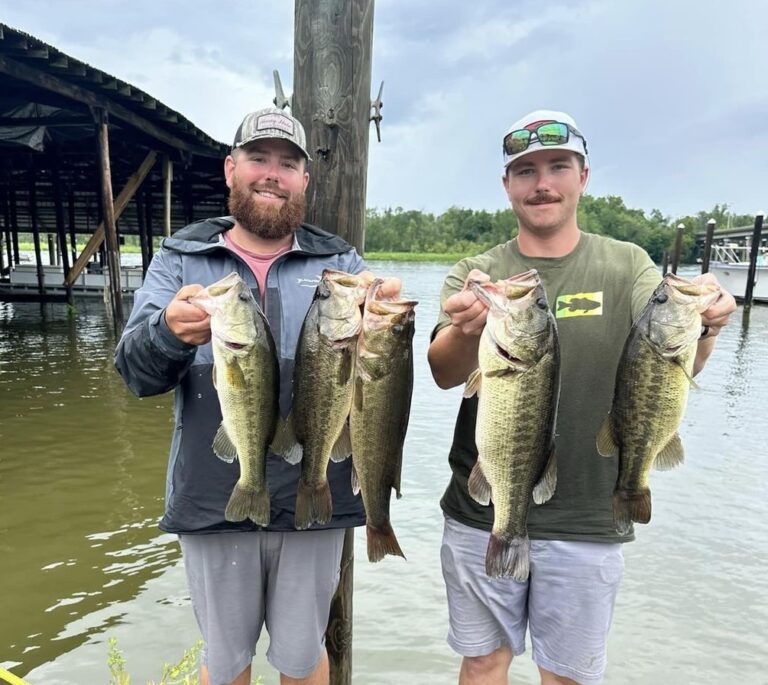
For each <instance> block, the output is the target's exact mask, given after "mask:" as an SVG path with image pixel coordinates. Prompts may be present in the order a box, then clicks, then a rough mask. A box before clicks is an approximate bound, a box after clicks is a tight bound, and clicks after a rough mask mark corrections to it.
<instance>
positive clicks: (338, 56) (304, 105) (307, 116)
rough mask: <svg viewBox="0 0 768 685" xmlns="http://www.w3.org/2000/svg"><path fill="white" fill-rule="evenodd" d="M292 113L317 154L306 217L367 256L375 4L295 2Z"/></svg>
mask: <svg viewBox="0 0 768 685" xmlns="http://www.w3.org/2000/svg"><path fill="white" fill-rule="evenodd" d="M294 26H295V32H294V42H293V44H294V49H293V55H294V65H293V107H292V111H293V115H294V116H295V117H296V118H297V119H298V120H299V121H300V122H301V123H302V124H303V125H304V128H305V130H306V132H307V147H308V150H309V154H310V155H312V159H313V163H312V165H311V169H310V182H309V188H308V189H307V210H308V211H307V220H308V221H309V222H310V223H313V224H317V225H318V226H320V227H321V228H324V229H325V230H327V231H332V232H334V233H338V234H339V235H340V236H341V237H342V238H344V239H345V240H346V241H347V242H349V243H351V244H352V245H354V246H355V247H356V248H357V249H358V251H359V252H361V253H362V251H363V242H364V234H363V232H364V229H365V192H366V182H367V170H368V128H369V124H370V111H371V51H372V46H373V0H296V16H295V25H294Z"/></svg>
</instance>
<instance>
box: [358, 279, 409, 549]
mask: <svg viewBox="0 0 768 685" xmlns="http://www.w3.org/2000/svg"><path fill="white" fill-rule="evenodd" d="M382 282H383V281H382V280H381V279H377V280H375V281H374V282H373V283H372V284H371V286H370V289H369V290H368V295H367V297H366V300H365V308H364V310H363V329H362V334H361V337H360V341H359V343H358V353H357V369H356V378H355V392H354V401H353V403H352V411H351V414H350V428H351V438H352V463H353V466H354V471H353V487H352V489H353V491H354V492H355V493H357V492H362V496H363V504H364V505H365V516H366V535H367V539H368V559H369V561H381V559H383V558H384V557H385V556H386V555H387V554H392V555H396V556H401V557H403V558H405V555H404V554H403V552H402V550H401V549H400V545H399V543H398V542H397V538H396V537H395V533H394V531H393V530H392V524H391V523H390V520H389V502H390V497H391V495H392V489H393V488H394V490H395V492H396V494H397V497H398V498H399V497H400V472H401V468H402V462H403V442H404V441H405V434H406V431H407V429H408V416H409V414H410V409H411V394H412V392H413V333H414V319H415V311H414V308H415V306H416V305H417V304H418V303H417V302H413V301H410V300H397V301H393V300H383V299H381V297H380V288H381V284H382Z"/></svg>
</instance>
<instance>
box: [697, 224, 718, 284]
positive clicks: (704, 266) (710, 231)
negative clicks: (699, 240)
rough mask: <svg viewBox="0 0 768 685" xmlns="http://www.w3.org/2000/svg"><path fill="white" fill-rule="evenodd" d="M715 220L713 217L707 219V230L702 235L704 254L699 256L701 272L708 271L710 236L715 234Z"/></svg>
mask: <svg viewBox="0 0 768 685" xmlns="http://www.w3.org/2000/svg"><path fill="white" fill-rule="evenodd" d="M716 225H717V222H716V221H715V220H714V219H710V220H709V221H707V232H706V234H705V235H704V256H703V257H702V258H701V273H703V274H705V273H707V272H708V271H709V259H710V257H711V256H712V238H713V237H714V235H715V226H716Z"/></svg>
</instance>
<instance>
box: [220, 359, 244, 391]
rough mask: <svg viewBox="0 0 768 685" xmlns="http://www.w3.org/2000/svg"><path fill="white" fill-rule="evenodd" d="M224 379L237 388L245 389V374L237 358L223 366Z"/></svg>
mask: <svg viewBox="0 0 768 685" xmlns="http://www.w3.org/2000/svg"><path fill="white" fill-rule="evenodd" d="M224 379H225V382H226V383H227V385H229V386H231V387H233V388H236V389H237V390H245V374H243V370H242V369H241V368H240V364H239V363H238V361H237V359H233V360H232V361H231V362H229V363H228V364H227V365H226V366H225V367H224Z"/></svg>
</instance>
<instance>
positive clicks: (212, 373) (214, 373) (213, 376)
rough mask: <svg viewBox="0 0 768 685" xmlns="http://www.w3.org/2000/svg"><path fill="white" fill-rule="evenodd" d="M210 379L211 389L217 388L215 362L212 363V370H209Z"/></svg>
mask: <svg viewBox="0 0 768 685" xmlns="http://www.w3.org/2000/svg"><path fill="white" fill-rule="evenodd" d="M211 380H212V381H213V389H214V390H218V388H217V387H216V364H214V365H213V371H212V372H211Z"/></svg>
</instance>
